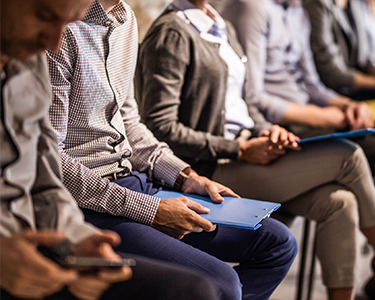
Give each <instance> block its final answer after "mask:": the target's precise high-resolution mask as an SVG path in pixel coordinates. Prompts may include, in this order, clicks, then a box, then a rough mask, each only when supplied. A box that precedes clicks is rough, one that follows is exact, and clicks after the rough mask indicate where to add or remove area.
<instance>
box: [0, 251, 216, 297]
mask: <svg viewBox="0 0 375 300" xmlns="http://www.w3.org/2000/svg"><path fill="white" fill-rule="evenodd" d="M119 254H120V255H121V256H123V257H129V255H122V254H121V253H119ZM131 257H132V258H134V259H135V260H136V262H137V265H136V266H135V267H132V269H133V277H132V279H130V280H128V281H125V282H118V283H115V284H113V285H112V286H111V287H110V288H109V289H108V290H107V291H106V292H105V293H104V294H103V295H102V297H101V298H100V299H105V300H117V299H118V300H122V299H126V300H151V299H155V300H176V299H179V300H218V299H219V297H218V291H217V290H216V288H215V286H214V284H213V283H212V282H211V281H210V280H209V279H208V278H206V277H205V276H204V275H202V274H200V273H197V272H195V271H192V270H190V269H186V268H184V267H180V266H176V265H172V264H168V263H165V262H159V261H156V260H151V259H147V258H143V257H138V256H134V255H131ZM0 299H1V300H8V299H9V300H16V299H20V298H17V297H14V296H12V295H10V294H9V293H7V292H6V291H4V290H1V297H0ZM47 299H48V300H76V299H77V298H76V297H74V296H73V295H72V294H70V293H69V291H68V290H67V289H66V288H64V289H63V290H61V291H60V292H59V293H57V294H54V295H52V296H49V297H47V298H45V300H47Z"/></svg>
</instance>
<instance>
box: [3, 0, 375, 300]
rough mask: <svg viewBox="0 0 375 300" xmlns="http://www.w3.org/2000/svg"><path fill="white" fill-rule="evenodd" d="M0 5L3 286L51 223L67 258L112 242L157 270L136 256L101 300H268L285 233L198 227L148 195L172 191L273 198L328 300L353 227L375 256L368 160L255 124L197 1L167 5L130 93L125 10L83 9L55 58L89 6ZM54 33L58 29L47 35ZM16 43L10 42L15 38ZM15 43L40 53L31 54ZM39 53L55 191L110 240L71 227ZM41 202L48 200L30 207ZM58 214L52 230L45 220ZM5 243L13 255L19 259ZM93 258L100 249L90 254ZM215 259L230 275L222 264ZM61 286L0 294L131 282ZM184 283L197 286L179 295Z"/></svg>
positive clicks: (176, 206)
mask: <svg viewBox="0 0 375 300" xmlns="http://www.w3.org/2000/svg"><path fill="white" fill-rule="evenodd" d="M41 1H42V2H43V5H42V6H41V5H40V2H41ZM249 1H250V0H249ZM5 2H6V4H7V5H5V6H2V15H1V17H2V21H1V22H2V23H1V25H2V28H5V29H6V30H8V32H7V31H6V30H4V31H3V29H2V43H1V58H2V74H4V76H3V75H2V96H3V97H2V99H3V100H2V111H4V112H6V114H5V113H3V114H2V117H1V118H2V122H1V124H2V126H1V132H2V135H1V140H2V145H5V148H4V149H5V150H7V151H4V152H3V151H1V170H2V172H1V179H2V181H1V182H2V186H1V187H2V193H1V194H2V195H1V205H2V206H1V207H2V210H1V216H2V218H1V220H0V221H1V247H2V250H3V247H7V248H4V249H5V250H6V251H1V263H2V265H3V262H5V261H7V262H9V263H8V264H6V265H5V266H6V268H3V267H2V268H1V272H2V274H1V275H3V271H4V272H6V271H8V270H10V271H14V272H16V271H17V270H19V269H20V268H21V269H22V268H23V267H24V266H23V265H22V264H20V263H19V262H20V261H21V260H20V258H21V257H23V256H22V255H26V252H27V251H29V250H30V248H31V249H32V245H33V244H37V245H38V244H40V245H50V243H51V242H47V240H46V239H43V238H45V237H44V236H43V234H44V233H42V232H38V231H37V232H34V233H32V234H31V233H30V232H25V231H24V229H25V228H31V229H39V230H41V229H43V228H50V229H52V230H55V229H60V230H62V231H63V232H64V233H65V235H66V237H67V238H68V239H69V240H70V241H71V242H73V243H74V244H76V245H78V247H76V248H75V249H78V250H76V254H77V255H91V256H104V257H118V256H117V255H116V254H115V253H114V252H113V250H112V249H111V247H110V246H116V248H115V249H116V250H117V251H121V252H120V255H124V254H122V253H124V252H125V253H127V254H126V255H127V256H133V255H141V256H144V257H147V258H152V259H156V260H158V261H159V262H156V261H150V260H147V259H145V258H142V257H138V256H137V257H136V260H137V261H139V266H138V265H137V266H136V267H134V269H133V279H131V280H129V281H127V282H122V283H121V284H114V285H112V286H111V288H110V289H109V290H108V294H105V295H106V296H107V298H108V299H111V297H112V298H113V297H114V296H113V295H117V296H115V297H116V298H119V299H139V298H142V299H153V298H152V297H155V293H160V295H161V296H160V299H176V298H178V299H185V298H184V297H186V299H230V300H233V299H268V298H269V297H270V295H271V294H272V292H273V290H274V289H275V288H276V287H277V285H278V284H279V283H280V282H281V280H282V279H283V278H284V276H285V275H286V273H287V272H288V270H289V267H290V265H291V263H292V261H293V259H294V257H295V254H296V241H295V239H294V237H293V236H292V234H291V233H290V231H289V230H288V229H287V228H286V227H285V226H284V225H283V224H281V223H280V222H278V221H276V220H273V219H267V220H265V221H264V222H263V226H262V227H261V228H260V229H259V230H256V231H249V230H242V229H237V228H230V227H223V226H214V225H213V224H212V223H211V222H209V221H207V220H205V219H204V218H202V217H201V216H199V214H198V213H206V212H207V210H206V209H205V208H204V207H202V206H200V205H198V204H197V203H195V202H193V201H190V200H188V199H186V198H184V197H181V198H173V199H164V200H161V199H159V198H157V197H155V196H153V195H154V194H155V193H156V192H157V191H159V190H160V189H162V188H174V189H176V190H180V191H182V192H189V193H198V194H204V195H209V196H210V197H211V199H212V200H213V201H214V202H221V201H222V196H224V195H231V196H237V194H236V193H238V194H240V195H241V196H244V197H249V198H258V199H264V200H271V201H277V202H282V203H283V206H284V208H285V209H287V210H288V211H290V212H291V213H293V214H295V215H302V216H306V217H308V218H311V219H313V220H317V222H318V244H317V245H318V255H319V258H320V260H321V263H322V266H323V277H324V281H325V283H326V285H327V287H328V291H329V297H330V299H331V300H332V299H344V300H345V299H350V298H349V297H350V296H351V295H352V294H353V282H354V262H355V255H356V252H355V251H356V229H357V228H358V227H360V228H361V230H362V232H363V233H364V234H365V236H366V237H367V238H368V241H369V242H370V243H371V244H372V245H374V246H375V188H374V185H373V182H372V178H371V171H370V168H369V165H368V163H367V160H366V156H365V155H364V153H363V151H362V149H361V148H360V147H359V146H358V145H356V144H355V143H353V142H350V141H331V142H325V143H313V144H311V145H306V146H303V147H299V146H298V144H297V141H298V139H299V138H298V137H297V136H296V135H294V134H293V133H292V132H290V131H288V130H286V129H284V128H282V127H280V126H279V125H275V124H273V123H276V122H274V121H272V120H267V114H266V113H264V112H263V111H262V109H260V108H259V107H258V106H257V105H255V103H254V102H253V101H252V99H253V97H252V92H251V85H250V82H251V77H247V76H248V75H247V70H246V69H247V68H248V66H247V63H246V59H245V56H244V53H242V49H241V46H240V44H239V42H238V41H237V39H236V34H235V30H234V28H233V27H232V26H231V25H230V23H226V22H225V21H224V20H223V19H222V18H221V16H220V15H219V14H218V13H217V12H216V11H215V10H214V9H213V8H212V7H211V6H209V5H208V4H207V1H205V0H194V1H193V0H175V1H173V2H172V3H171V5H170V6H169V7H168V8H167V10H166V11H165V12H164V13H163V14H162V16H161V17H160V18H159V19H158V20H157V21H156V22H155V23H154V25H153V26H152V28H151V29H150V31H149V33H148V35H147V37H146V39H145V41H144V42H143V43H142V45H141V48H140V53H139V60H138V68H137V72H136V81H135V82H136V84H135V87H134V84H133V75H134V72H135V69H136V57H137V49H138V45H137V43H138V35H137V25H136V19H135V17H134V14H133V12H132V10H131V8H130V7H129V6H128V5H127V4H126V3H125V2H123V1H122V0H94V1H93V2H92V4H91V6H90V7H89V9H88V11H87V12H86V13H85V15H84V17H83V19H82V21H76V22H73V23H70V24H69V25H68V26H67V28H66V30H65V31H64V33H63V36H62V42H61V48H60V49H59V34H61V33H62V29H63V28H64V27H65V25H66V23H67V22H69V21H73V20H74V19H77V18H79V17H80V16H81V14H82V12H83V9H84V8H85V7H87V5H89V3H91V1H88V0H80V1H79V2H77V3H76V4H74V3H73V2H76V1H73V2H72V1H70V0H69V2H66V1H62V0H61V1H60V0H58V1H56V0H55V1H50V0H32V1H31V0H27V1H26V0H16V1H13V0H12V1H5ZM26 2H27V3H28V5H25V3H26ZM17 7H22V10H21V11H19V9H17ZM61 8H64V9H63V10H61ZM72 8H75V9H72ZM11 13H13V15H12V14H11ZM17 16H21V17H22V20H24V21H23V22H20V21H19V18H18V17H17ZM51 16H52V17H51ZM3 20H4V21H3ZM56 20H59V22H57V21H56ZM52 24H54V26H56V29H58V30H52V29H53V28H55V27H53V26H52ZM10 25H11V26H10ZM13 28H17V29H18V31H16V32H14V29H13ZM51 28H52V29H51ZM37 29H38V30H37ZM12 30H13V31H12ZM7 34H8V35H7ZM18 36H19V37H20V38H19V41H20V42H19V43H13V42H12V41H13V39H15V38H16V37H18ZM30 39H31V40H30ZM4 41H5V42H4ZM27 41H33V43H34V44H35V45H40V46H39V48H38V49H37V50H35V51H32V49H30V48H28V47H26V45H29V44H27V43H26V42H27ZM22 42H23V43H22ZM29 43H30V42H29ZM41 48H50V49H51V50H49V51H48V52H47V59H48V67H49V75H50V80H51V84H52V94H53V96H52V105H51V106H50V109H49V117H50V121H51V123H52V126H53V129H54V131H55V133H56V135H57V140H58V153H59V155H60V160H61V164H62V173H63V174H62V178H63V183H64V185H65V187H66V188H67V189H68V191H69V192H70V193H71V195H72V196H73V198H74V200H75V201H76V202H77V203H78V205H79V206H80V208H81V210H83V212H84V216H85V219H86V221H88V222H90V223H92V224H94V225H95V226H97V227H99V228H101V229H105V230H108V229H109V230H111V231H115V232H117V233H118V235H119V236H120V239H121V242H120V239H119V237H118V236H117V235H115V234H114V233H112V232H108V231H98V229H96V228H95V227H91V226H89V225H88V224H87V223H83V220H82V217H81V216H80V214H79V213H78V211H77V208H76V206H75V204H74V203H73V201H72V198H70V196H69V195H68V193H66V190H65V189H64V188H62V186H61V184H60V180H59V168H58V165H59V163H58V159H57V149H56V148H55V142H54V141H53V138H52V134H51V130H52V129H51V128H50V126H49V124H48V122H46V121H45V117H46V116H45V114H44V113H45V112H46V109H47V106H48V97H49V95H50V94H49V91H48V90H49V88H48V87H47V86H46V85H47V83H48V80H47V78H46V75H47V74H46V73H45V71H46V70H45V67H46V66H45V61H44V60H43V55H39V56H38V57H37V59H32V60H30V59H29V58H30V56H33V55H35V52H38V51H40V50H41ZM15 50H17V51H15ZM10 58H11V59H10ZM13 62H14V63H13ZM15 65H16V66H18V67H17V68H16V67H15ZM249 65H250V66H251V64H250V60H249ZM30 71H31V72H30ZM20 75H21V76H20ZM25 76H26V77H25ZM21 81H22V84H23V85H21ZM297 81H299V79H298V80H297ZM20 87H21V93H16V90H19V89H20ZM134 91H135V94H136V97H135V98H134ZM331 93H332V95H335V96H337V97H339V98H340V96H338V95H337V94H334V93H333V92H331ZM135 99H137V100H138V101H139V108H140V113H141V118H142V120H143V121H144V122H145V123H146V125H147V126H148V127H149V128H150V129H151V130H152V131H153V132H154V134H155V136H156V138H158V139H159V140H160V141H164V142H167V143H168V144H169V146H167V144H166V143H164V142H159V140H157V139H156V138H155V137H154V135H153V134H152V133H151V131H150V130H149V129H147V127H146V126H145V125H143V124H142V123H141V122H140V116H139V114H138V106H137V103H136V100H135ZM342 101H344V102H345V109H346V108H347V109H346V111H347V112H348V113H347V115H348V117H347V118H348V121H349V122H350V124H351V122H353V124H352V126H356V125H354V124H357V121H358V122H359V123H358V126H359V128H362V127H367V125H371V124H367V123H366V122H370V120H369V118H368V117H366V114H365V112H366V107H365V106H364V105H363V104H360V103H356V102H352V101H350V100H349V99H347V98H344V99H342ZM338 103H339V101H337V102H335V105H336V104H338ZM340 103H341V102H340ZM34 104H35V105H34ZM338 105H339V106H340V105H341V104H338ZM31 107H35V108H34V110H32V111H33V114H31V115H30V108H31ZM362 112H364V113H362ZM350 113H352V114H353V115H354V114H355V115H356V118H355V120H354V119H353V118H350ZM17 122H20V123H21V124H26V125H28V126H29V124H32V126H30V127H28V126H26V125H22V126H21V125H20V124H19V123H17ZM271 122H272V123H271ZM365 124H366V125H365ZM25 126H26V127H25ZM372 126H373V123H372ZM246 134H247V136H245V135H246ZM250 134H251V135H252V136H251V138H250V137H249V135H250ZM27 137H28V138H27ZM169 147H171V148H169ZM171 149H172V150H173V151H174V154H173V152H172V151H171ZM176 155H177V156H178V157H177V156H176ZM181 159H182V160H181ZM185 161H186V162H185ZM21 165H22V171H21V170H20V166H21ZM198 174H203V175H205V176H207V177H208V178H211V179H212V180H214V181H211V180H210V179H208V178H207V177H202V176H200V175H198ZM25 178H26V179H25ZM218 182H220V183H218ZM19 183H22V185H21V186H20V184H19ZM226 186H228V187H229V188H228V187H226ZM230 188H231V189H230ZM232 189H233V190H234V192H233V191H232ZM235 192H236V193H235ZM39 194H40V195H41V197H38V195H39ZM46 195H48V196H46ZM49 198H51V200H50V201H48V200H47V199H49ZM46 202H48V203H47V204H50V205H49V206H48V207H46V208H45V210H41V207H40V206H41V205H42V204H43V203H46ZM10 204H11V205H10ZM56 206H57V216H55V217H54V218H53V220H54V222H52V223H53V224H52V223H49V224H48V225H46V219H47V216H48V215H50V214H51V211H52V210H54V209H53V207H56ZM3 216H4V217H3ZM34 220H35V221H34ZM56 220H57V221H56ZM47 223H48V222H47ZM86 227H87V229H86ZM79 228H84V232H86V231H87V232H88V233H87V234H86V233H83V232H82V231H81V230H80V229H79ZM82 230H83V229H82ZM90 232H92V233H91V234H92V235H91V237H89V238H88V239H87V237H88V236H90ZM30 234H31V235H32V236H31V237H30ZM49 234H50V236H52V237H54V240H55V241H56V242H58V241H60V240H61V239H62V237H61V236H59V235H58V234H57V233H56V232H54V231H53V232H51V233H49ZM93 234H94V235H93ZM40 235H42V236H40ZM56 235H57V236H56ZM85 238H86V239H85ZM15 242H19V243H23V244H22V247H21V246H20V247H19V248H16V246H15V245H16V243H15ZM52 243H53V242H52ZM25 245H28V248H24V247H26V246H25ZM84 245H92V246H90V247H89V246H86V247H84ZM103 245H104V246H103ZM103 247H104V248H105V249H106V250H101V251H104V253H102V252H100V250H99V249H102V248H103ZM20 248H21V250H22V251H21V250H20V252H15V251H14V249H20ZM26 250H27V251H26ZM98 251H99V252H100V253H98ZM31 252H32V253H33V257H32V258H31V259H32V265H31V266H30V268H29V269H28V272H29V273H30V274H31V275H33V276H34V275H35V274H36V273H37V274H39V275H38V276H39V280H41V281H44V282H46V281H47V282H48V283H50V282H51V279H50V278H49V280H46V278H45V277H46V276H43V274H42V275H41V274H40V272H37V271H38V270H39V268H40V264H42V265H44V266H47V265H49V266H50V267H51V266H53V267H54V268H55V270H56V272H57V270H58V272H60V273H59V274H63V273H64V272H66V271H63V270H61V269H60V268H57V266H56V265H54V264H53V263H52V262H51V261H49V260H46V259H43V258H41V256H40V255H39V254H38V253H37V252H36V250H35V249H34V250H31ZM14 253H16V254H18V253H19V255H14ZM10 258H13V260H11V259H10ZM224 261H225V262H236V263H238V265H237V266H236V267H234V268H232V267H230V266H229V265H228V264H226V263H225V262H224ZM170 263H172V264H173V265H172V264H170ZM158 269H160V272H161V274H165V273H168V272H169V277H168V281H165V279H164V280H163V278H164V276H163V278H160V276H159V275H155V274H156V273H155V272H157V270H158ZM14 272H13V274H14ZM150 274H151V276H150ZM69 275H70V276H71V277H69V280H68V279H67V280H66V281H64V279H60V280H59V281H58V284H56V285H54V286H53V288H52V285H51V286H48V284H45V283H44V284H42V283H40V284H35V283H34V285H33V287H34V289H35V294H33V295H31V294H30V293H28V292H27V291H26V292H23V293H20V292H19V291H21V290H22V291H25V290H27V289H25V286H26V287H28V286H30V283H29V282H26V283H25V282H23V281H20V280H19V278H17V276H10V277H7V278H10V279H9V280H7V281H5V280H4V278H5V277H4V276H1V281H0V284H1V288H2V290H1V292H2V296H3V294H4V295H6V297H8V298H9V299H14V297H28V298H29V297H31V296H32V297H37V298H41V297H45V296H47V295H51V294H54V293H56V292H58V291H59V290H61V288H62V287H64V286H68V289H66V288H65V289H63V290H62V291H61V292H59V293H58V294H54V295H53V296H52V298H51V299H59V297H60V298H61V294H60V293H63V295H64V297H66V299H68V297H73V298H75V297H76V298H81V299H87V298H88V297H89V296H88V295H92V296H91V297H92V299H96V298H98V297H99V296H100V295H101V294H102V293H104V292H105V291H106V290H107V289H108V287H109V286H110V285H111V283H112V282H116V281H124V280H126V279H129V277H130V276H131V275H130V270H129V268H123V269H122V270H121V271H117V272H106V274H101V273H99V274H96V275H88V276H87V275H79V276H78V275H77V274H76V273H74V272H71V273H70V274H69ZM66 276H67V275H66ZM61 278H65V277H61ZM169 280H171V281H169ZM193 280H195V281H196V280H199V282H201V284H199V285H198V286H197V287H198V288H197V289H195V290H194V292H191V291H187V289H191V287H192V286H193V285H194V282H193ZM184 282H187V284H186V285H184V284H183V283H184ZM41 286H43V289H42V288H41ZM92 286H96V287H97V288H96V289H93V287H92ZM20 287H21V288H20ZM148 287H150V288H148ZM41 290H43V292H41ZM204 290H205V291H206V292H204ZM112 291H114V292H113V294H111V292H112ZM37 292H39V293H37ZM116 293H117V294H116ZM34 295H36V296H34ZM119 295H121V296H119ZM143 295H144V296H143ZM176 295H179V296H178V297H177V296H176ZM137 297H138V298H137ZM168 297H169V298H168ZM173 297H174V298H173ZM8 298H4V299H8Z"/></svg>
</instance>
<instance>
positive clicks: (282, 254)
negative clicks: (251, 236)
mask: <svg viewBox="0 0 375 300" xmlns="http://www.w3.org/2000/svg"><path fill="white" fill-rule="evenodd" d="M263 230H264V233H263V234H264V235H265V243H266V244H268V253H269V255H270V256H272V261H274V262H275V263H276V264H278V265H279V266H283V265H284V266H285V268H287V269H289V266H290V265H291V263H292V262H293V260H294V258H295V256H296V254H297V251H298V244H297V240H296V238H295V237H294V236H293V234H292V233H291V232H290V230H289V228H288V227H287V226H285V225H284V224H283V223H281V222H279V221H276V220H274V219H266V220H264V221H263Z"/></svg>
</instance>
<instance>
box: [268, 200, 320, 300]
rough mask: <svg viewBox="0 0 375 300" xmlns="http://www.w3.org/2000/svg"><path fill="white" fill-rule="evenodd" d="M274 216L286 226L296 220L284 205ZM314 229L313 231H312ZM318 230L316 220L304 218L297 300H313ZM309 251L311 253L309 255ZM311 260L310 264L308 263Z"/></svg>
mask: <svg viewBox="0 0 375 300" xmlns="http://www.w3.org/2000/svg"><path fill="white" fill-rule="evenodd" d="M272 217H273V218H275V219H277V220H279V221H280V222H282V223H284V224H285V225H286V226H288V227H290V226H291V225H292V224H293V222H294V220H295V218H296V217H295V216H294V215H292V214H290V213H289V212H287V211H284V210H283V209H282V207H281V208H280V209H279V210H278V211H276V212H274V213H273V215H272ZM312 231H313V232H312ZM312 233H313V234H314V236H313V239H312V242H310V240H311V239H310V236H311V234H312ZM315 241H316V230H315V222H314V221H310V220H308V219H306V218H305V219H304V223H303V230H302V246H301V247H300V250H299V251H300V261H299V268H298V278H297V289H296V300H304V299H306V300H311V297H312V292H313V283H314V270H315V263H316V255H315V244H316V242H315ZM309 252H311V255H310V256H308V254H309ZM308 261H309V264H308ZM308 266H309V272H308V282H307V283H306V280H305V279H306V276H305V275H306V269H307V267H308Z"/></svg>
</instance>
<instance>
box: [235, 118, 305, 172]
mask: <svg viewBox="0 0 375 300" xmlns="http://www.w3.org/2000/svg"><path fill="white" fill-rule="evenodd" d="M297 141H299V137H297V136H295V135H294V134H293V133H291V132H289V131H287V130H286V129H284V128H282V127H280V126H278V125H273V126H272V127H271V128H270V129H268V130H263V131H262V132H261V133H260V135H259V137H255V138H252V139H250V140H247V141H242V142H240V152H239V155H238V159H239V160H244V161H246V162H248V163H251V164H260V165H266V164H269V163H270V162H272V161H273V160H275V159H277V158H279V157H280V156H282V155H284V154H285V152H286V149H287V148H288V149H293V150H299V149H300V147H299V146H298V143H297Z"/></svg>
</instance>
